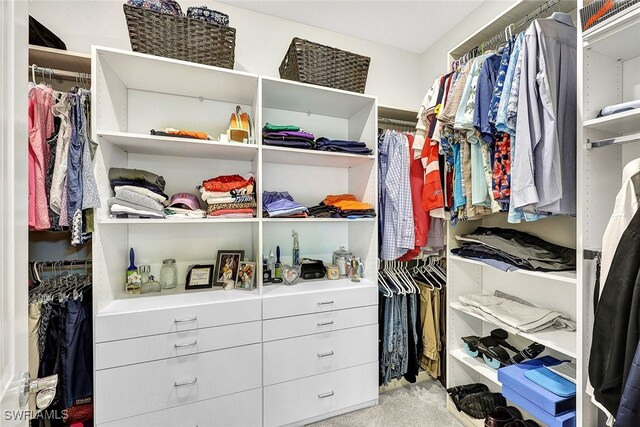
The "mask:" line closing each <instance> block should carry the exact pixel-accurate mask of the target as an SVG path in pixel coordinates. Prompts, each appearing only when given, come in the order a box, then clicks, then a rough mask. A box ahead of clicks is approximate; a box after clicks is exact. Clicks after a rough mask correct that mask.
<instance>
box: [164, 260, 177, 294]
mask: <svg viewBox="0 0 640 427" xmlns="http://www.w3.org/2000/svg"><path fill="white" fill-rule="evenodd" d="M160 286H162V289H173V288H175V287H176V286H178V268H177V267H176V260H175V259H171V258H170V259H165V260H164V261H162V268H161V269H160Z"/></svg>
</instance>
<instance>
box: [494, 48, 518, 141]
mask: <svg viewBox="0 0 640 427" xmlns="http://www.w3.org/2000/svg"><path fill="white" fill-rule="evenodd" d="M512 45H513V40H512V39H509V40H507V42H506V44H505V46H504V49H503V50H502V54H501V56H500V67H499V68H498V76H497V77H496V84H495V85H494V87H493V93H492V94H491V102H490V103H489V123H491V125H492V126H493V128H494V129H495V126H496V120H497V118H498V105H500V98H501V97H502V90H503V89H504V82H505V80H506V77H507V69H508V68H509V62H511V46H512Z"/></svg>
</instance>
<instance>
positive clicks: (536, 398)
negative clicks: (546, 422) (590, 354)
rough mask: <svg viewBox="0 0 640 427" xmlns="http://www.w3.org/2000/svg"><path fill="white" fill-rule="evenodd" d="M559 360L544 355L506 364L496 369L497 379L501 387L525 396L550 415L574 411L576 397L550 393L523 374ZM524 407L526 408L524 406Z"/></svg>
mask: <svg viewBox="0 0 640 427" xmlns="http://www.w3.org/2000/svg"><path fill="white" fill-rule="evenodd" d="M559 362H560V361H559V360H557V359H555V358H553V357H551V356H544V357H541V358H538V359H533V360H530V361H527V362H526V363H521V364H518V365H511V366H506V367H504V368H501V369H498V381H500V382H501V383H502V386H503V387H508V388H509V389H511V390H513V391H515V392H517V393H518V394H520V395H522V396H526V398H527V400H528V401H529V402H531V403H532V404H534V405H536V406H537V407H539V408H540V409H542V410H543V411H545V412H547V413H548V414H549V415H551V416H557V415H559V414H563V413H565V412H570V411H575V409H576V398H575V396H573V397H562V396H558V395H556V394H553V393H551V392H550V391H548V390H546V389H544V388H542V387H540V386H539V385H538V384H535V383H534V382H533V381H531V380H530V379H528V378H527V377H525V376H524V373H525V372H526V371H527V370H529V369H537V368H540V367H541V366H544V365H547V366H549V365H554V364H557V363H559ZM525 409H526V408H525Z"/></svg>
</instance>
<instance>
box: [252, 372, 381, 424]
mask: <svg viewBox="0 0 640 427" xmlns="http://www.w3.org/2000/svg"><path fill="white" fill-rule="evenodd" d="M377 398H378V363H369V364H367V365H360V366H356V367H354V368H349V369H344V370H341V371H336V372H330V373H328V374H322V375H315V376H313V377H308V378H303V379H300V380H296V381H289V382H286V383H282V384H276V385H272V386H268V387H265V388H264V425H265V427H271V426H283V425H288V424H296V425H300V424H302V422H303V421H305V420H308V419H310V418H314V417H318V416H321V415H323V414H330V413H332V412H335V411H339V410H341V409H345V408H349V407H351V406H355V405H358V404H362V403H365V402H370V401H375V400H376V399H377Z"/></svg>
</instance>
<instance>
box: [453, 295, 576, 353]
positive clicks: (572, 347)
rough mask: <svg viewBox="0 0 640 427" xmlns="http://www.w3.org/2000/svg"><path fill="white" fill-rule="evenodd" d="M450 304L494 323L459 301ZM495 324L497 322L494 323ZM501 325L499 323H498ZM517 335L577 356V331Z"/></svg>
mask: <svg viewBox="0 0 640 427" xmlns="http://www.w3.org/2000/svg"><path fill="white" fill-rule="evenodd" d="M449 306H450V307H451V308H452V309H454V310H456V311H457V312H460V313H464V314H466V315H469V316H471V317H475V318H476V319H480V320H482V321H483V322H486V323H490V324H494V323H492V322H490V321H488V320H486V319H485V318H484V317H482V316H480V315H479V314H476V313H471V312H469V311H468V310H466V309H465V308H464V306H463V305H462V304H460V303H459V302H452V303H451V304H449ZM494 325H495V324H494ZM496 326H499V325H496ZM515 335H518V336H521V337H523V338H526V339H528V340H531V341H535V342H538V343H540V344H542V345H544V346H545V347H547V348H549V349H552V350H555V351H558V352H560V353H562V354H564V355H566V356H569V357H572V358H574V359H575V358H576V338H577V337H576V333H575V332H569V331H563V330H560V329H554V328H547V329H545V330H542V331H539V332H534V333H528V332H517V333H516V334H515Z"/></svg>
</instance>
